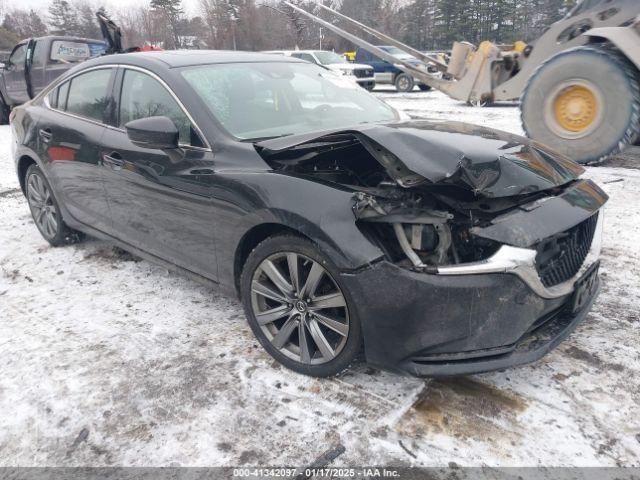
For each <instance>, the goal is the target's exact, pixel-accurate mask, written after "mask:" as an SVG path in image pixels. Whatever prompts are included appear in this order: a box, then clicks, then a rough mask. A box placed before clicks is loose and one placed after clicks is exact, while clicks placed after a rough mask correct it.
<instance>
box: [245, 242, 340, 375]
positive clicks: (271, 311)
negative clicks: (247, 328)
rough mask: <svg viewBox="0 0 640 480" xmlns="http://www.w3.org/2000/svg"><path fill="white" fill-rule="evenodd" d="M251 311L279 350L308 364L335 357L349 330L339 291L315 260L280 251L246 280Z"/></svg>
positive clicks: (267, 336) (326, 272) (325, 361)
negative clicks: (249, 288) (249, 281)
mask: <svg viewBox="0 0 640 480" xmlns="http://www.w3.org/2000/svg"><path fill="white" fill-rule="evenodd" d="M251 306H252V309H253V314H254V316H255V318H256V321H257V323H258V325H259V326H260V328H261V329H262V332H263V333H264V335H265V336H266V338H267V340H268V341H269V342H270V343H271V344H272V345H273V346H274V347H275V348H276V349H277V350H278V351H280V352H281V353H282V354H283V355H286V356H287V357H289V358H291V359H292V360H295V361H297V362H300V363H302V364H308V365H319V364H323V363H327V362H330V361H331V360H333V359H334V358H336V357H337V356H338V355H339V354H340V352H341V351H342V349H343V348H344V346H345V344H346V343H347V338H348V335H349V310H348V307H347V302H346V299H345V296H344V294H343V293H342V291H341V290H340V287H339V286H338V285H337V283H336V282H335V280H334V279H333V278H332V277H331V275H330V274H329V272H328V271H327V270H326V269H325V268H324V267H323V266H322V265H321V264H320V263H318V262H316V261H314V260H312V259H310V258H308V257H306V256H304V255H301V254H298V253H293V252H280V253H276V254H273V255H271V256H269V257H268V258H266V259H265V260H263V261H262V262H261V263H260V265H259V266H258V268H257V269H256V270H255V272H254V274H253V278H252V282H251Z"/></svg>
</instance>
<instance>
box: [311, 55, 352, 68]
mask: <svg viewBox="0 0 640 480" xmlns="http://www.w3.org/2000/svg"><path fill="white" fill-rule="evenodd" d="M313 53H314V54H315V56H316V58H317V59H318V61H319V62H320V63H321V64H322V65H331V64H332V63H347V61H346V60H345V59H344V58H343V57H341V56H340V55H338V54H337V53H334V52H313Z"/></svg>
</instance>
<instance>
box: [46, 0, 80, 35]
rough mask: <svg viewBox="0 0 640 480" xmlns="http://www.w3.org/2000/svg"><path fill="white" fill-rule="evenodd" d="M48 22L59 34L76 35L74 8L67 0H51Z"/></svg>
mask: <svg viewBox="0 0 640 480" xmlns="http://www.w3.org/2000/svg"><path fill="white" fill-rule="evenodd" d="M49 23H50V24H51V27H52V30H53V31H54V32H55V33H57V34H59V35H78V34H79V33H78V30H79V29H78V22H77V20H76V16H75V12H74V9H73V8H72V7H71V5H70V4H69V2H68V1H67V0H53V1H52V2H51V5H50V6H49Z"/></svg>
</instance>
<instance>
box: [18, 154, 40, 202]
mask: <svg viewBox="0 0 640 480" xmlns="http://www.w3.org/2000/svg"><path fill="white" fill-rule="evenodd" d="M37 164H38V162H36V161H35V159H34V158H33V157H31V156H29V155H22V156H21V157H20V159H19V160H18V166H17V172H18V181H19V182H20V188H21V189H22V193H26V190H25V181H26V176H27V170H29V167H30V166H31V165H37Z"/></svg>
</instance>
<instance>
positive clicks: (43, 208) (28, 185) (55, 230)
mask: <svg viewBox="0 0 640 480" xmlns="http://www.w3.org/2000/svg"><path fill="white" fill-rule="evenodd" d="M24 185H25V195H26V197H27V203H28V204H29V210H31V216H32V217H33V221H34V222H35V224H36V227H38V230H39V231H40V234H41V235H42V236H43V237H44V239H45V240H46V241H47V242H49V243H50V244H51V245H52V246H54V247H58V246H60V245H65V244H68V243H75V242H77V241H78V240H79V239H80V238H81V237H82V234H81V233H80V232H76V231H75V230H72V229H71V228H69V227H68V226H67V224H66V223H64V220H63V219H62V214H61V212H60V206H59V205H58V201H57V200H56V198H55V196H54V195H53V190H52V189H51V185H50V184H49V181H48V180H47V179H46V177H45V176H44V173H43V172H42V170H41V169H40V167H39V166H38V165H36V164H33V165H31V166H30V167H29V168H28V169H27V174H26V175H25V182H24Z"/></svg>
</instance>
